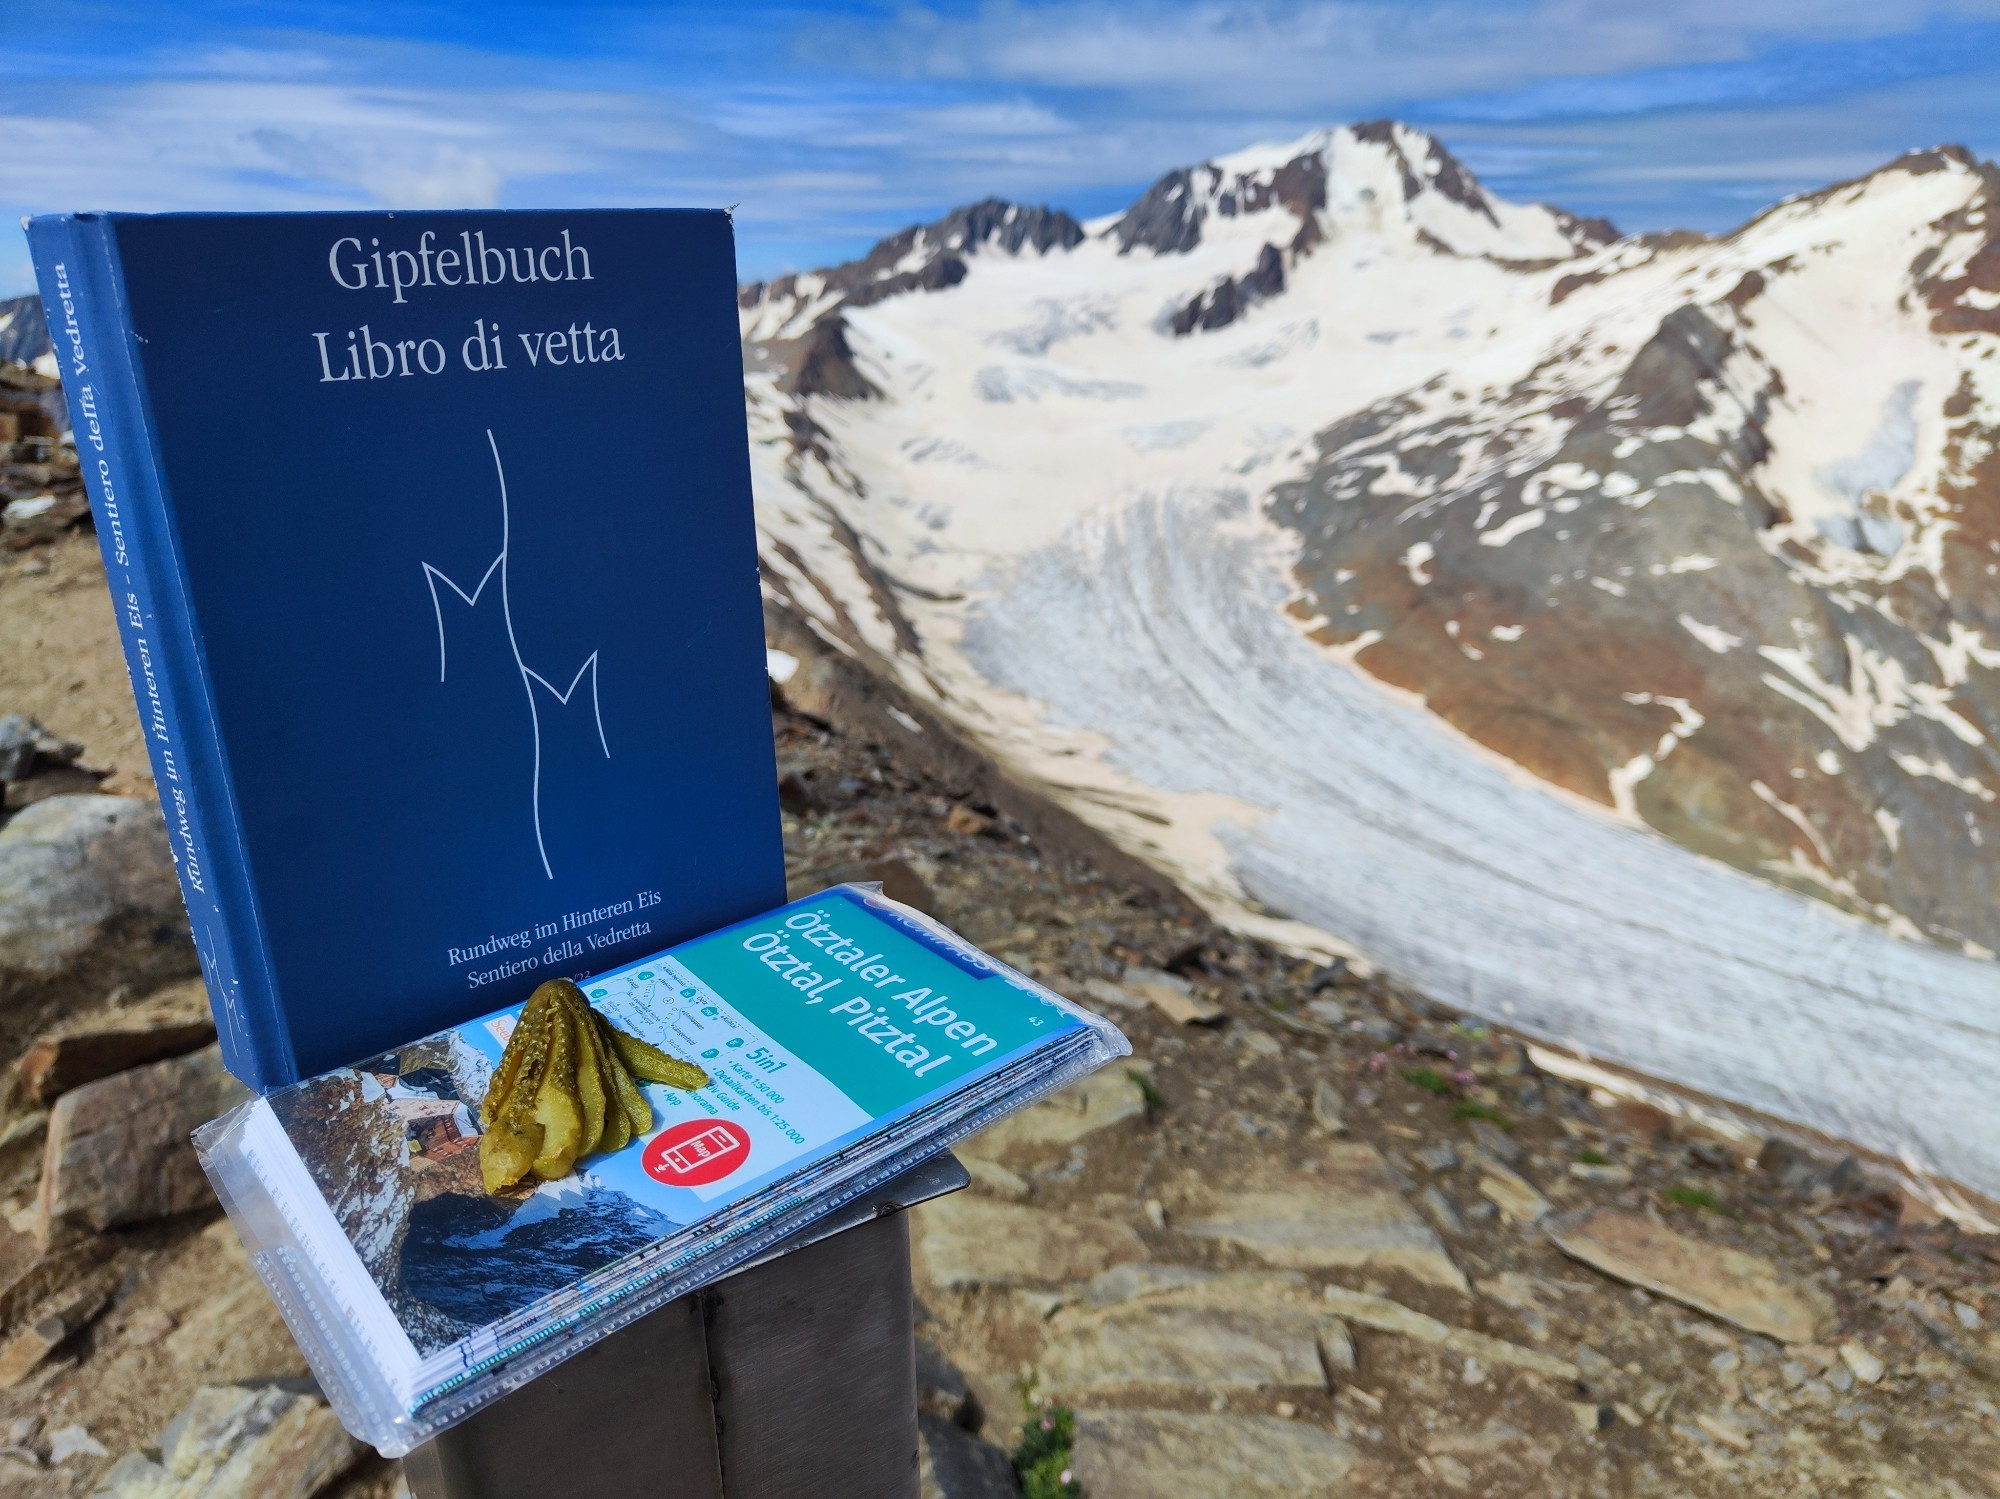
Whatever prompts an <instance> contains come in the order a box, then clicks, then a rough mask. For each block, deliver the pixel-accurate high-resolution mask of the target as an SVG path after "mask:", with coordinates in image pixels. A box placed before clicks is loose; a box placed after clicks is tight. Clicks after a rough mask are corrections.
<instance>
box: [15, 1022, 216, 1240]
mask: <svg viewBox="0 0 2000 1499" xmlns="http://www.w3.org/2000/svg"><path fill="white" fill-rule="evenodd" d="M249 1096H250V1093H249V1090H248V1089H246V1088H245V1087H244V1086H243V1085H242V1084H241V1083H239V1082H237V1081H236V1079H235V1078H233V1077H231V1076H230V1075H229V1074H228V1072H226V1071H225V1070H224V1069H223V1066H222V1053H221V1050H220V1049H219V1048H218V1047H214V1046H209V1047H204V1048H203V1049H202V1050H200V1051H197V1052H190V1053H189V1054H188V1055H186V1056H183V1057H174V1058H172V1059H170V1060H168V1061H165V1062H154V1063H151V1064H149V1065H147V1066H145V1067H134V1068H132V1069H131V1070H130V1071H128V1072H120V1073H117V1074H115V1075H114V1076H111V1077H107V1078H100V1079H99V1080H98V1081H96V1082H94V1083H85V1084H84V1085H83V1086H82V1087H81V1088H76V1089H73V1090H72V1091H70V1092H68V1093H65V1094H64V1095H63V1096H62V1097H61V1098H59V1099H57V1100H56V1103H55V1107H54V1108H52V1109H51V1110H49V1125H48V1140H47V1143H46V1144H45V1145H44V1146H43V1154H42V1181H41V1188H40V1191H39V1193H38V1194H37V1197H36V1204H35V1207H36V1215H35V1233H36V1237H37V1238H38V1239H39V1240H40V1241H41V1243H42V1244H44V1245H45V1246H46V1245H48V1244H50V1243H52V1242H54V1241H55V1240H56V1239H58V1238H61V1237H63V1236H65V1235H66V1234H68V1233H71V1232H74V1231H77V1230H80V1229H94V1230H96V1231H98V1232H102V1231H103V1230H105V1229H107V1228H115V1227H118V1226H119V1225H120V1224H126V1223H144V1222H147V1221H149V1220H151V1219H155V1218H166V1217H171V1216H172V1215H173V1214H175V1213H185V1212H188V1211H189V1210H191V1209H193V1208H198V1207H202V1206H205V1205H206V1204H208V1203H210V1202H212V1201H213V1200H214V1199H213V1195H212V1194H211V1193H210V1191H209V1186H208V1180H207V1178H206V1177H204V1176H203V1175H202V1173H201V1165H200V1163H199V1162H198V1161H197V1160H196V1159H195V1153H194V1146H193V1145H191V1144H190V1143H189V1142H188V1135H189V1134H190V1133H191V1132H192V1131H193V1130H194V1129H195V1128H196V1127H197V1126H198V1125H202V1124H206V1123H207V1122H208V1121H209V1120H211V1119H213V1118H215V1116H216V1115H218V1114H220V1113H222V1112H223V1111H224V1110H225V1109H228V1108H231V1107H232V1106H234V1105H235V1104H238V1103H241V1102H242V1101H243V1100H244V1099H246V1098H248V1097H249Z"/></svg>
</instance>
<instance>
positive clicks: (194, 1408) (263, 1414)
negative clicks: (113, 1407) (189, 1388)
mask: <svg viewBox="0 0 2000 1499" xmlns="http://www.w3.org/2000/svg"><path fill="white" fill-rule="evenodd" d="M360 1455H361V1444H360V1443H358V1442H356V1441H355V1440H354V1438H352V1437H350V1436H349V1435H348V1434H347V1433H346V1432H345V1431H343V1430H341V1427H340V1422H339V1421H338V1420H337V1419H335V1417H334V1414H333V1412H332V1411H331V1410H329V1409H328V1408H327V1405H326V1402H325V1401H323V1400H321V1399H319V1398H318V1397H317V1396H313V1395H303V1394H298V1393H296V1392H294V1391H291V1390H287V1389H284V1388H282V1387H280V1386H276V1385H265V1386H262V1387H257V1386H244V1385H208V1386H205V1387H203V1388H202V1389H199V1390H196V1391H195V1394H194V1399H192V1400H191V1401H189V1402H188V1405H187V1408H186V1409H185V1410H183V1411H182V1412H181V1413H180V1414H179V1415H178V1416H176V1417H174V1419H173V1421H172V1423H171V1424H169V1425H168V1427H167V1429H166V1430H165V1431H164V1432H162V1433H161V1434H160V1446H159V1456H158V1458H157V1459H155V1458H154V1457H152V1456H150V1455H149V1454H147V1453H144V1452H129V1453H127V1454H126V1455H125V1456H124V1457H122V1458H120V1459H119V1460H118V1461H117V1462H116V1463H114V1464H113V1465H112V1466H111V1469H110V1470H109V1471H108V1472H107V1473H105V1475H104V1477H103V1478H102V1479H100V1480H99V1481H98V1485H97V1488H96V1489H95V1491H94V1495H95V1496H96V1499H312V1496H314V1495H315V1494H317V1493H319V1492H320V1490H322V1489H323V1488H325V1487H326V1486H327V1485H328V1484H329V1483H331V1482H332V1481H333V1480H334V1479H335V1478H338V1477H339V1476H340V1475H341V1474H342V1473H344V1472H345V1471H346V1470H347V1469H348V1468H349V1467H351V1466H353V1463H354V1460H355V1459H356V1458H357V1457H359V1456H360Z"/></svg>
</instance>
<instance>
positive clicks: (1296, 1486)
mask: <svg viewBox="0 0 2000 1499" xmlns="http://www.w3.org/2000/svg"><path fill="white" fill-rule="evenodd" d="M1072 1451H1073V1454H1074V1458H1073V1464H1072V1466H1073V1469H1074V1471H1075V1473H1076V1476H1077V1478H1078V1480H1079V1481H1080V1482H1081V1483H1082V1484H1083V1490H1084V1492H1085V1493H1086V1494H1088V1495H1090V1499H1334V1496H1337V1495H1343V1494H1346V1493H1347V1492H1348V1490H1347V1488H1346V1486H1345V1483H1344V1480H1345V1478H1346V1476H1347V1473H1348V1471H1349V1470H1350V1469H1351V1468H1352V1467H1353V1466H1354V1461H1355V1455H1354V1449H1353V1448H1352V1447H1350V1446H1349V1445H1348V1444H1347V1443H1346V1442H1343V1441H1342V1440H1341V1439H1340V1438H1339V1437H1337V1436H1335V1435H1333V1434H1332V1433H1331V1432H1327V1431H1322V1430H1320V1429H1319V1428H1318V1427H1316V1426H1311V1425H1308V1424H1307V1423H1305V1422H1303V1421H1281V1420H1278V1419H1276V1418H1275V1417H1272V1416H1232V1415H1209V1414H1201V1413H1190V1412H1180V1411H1139V1410H1081V1411H1078V1412H1077V1416H1076V1445H1075V1447H1074V1448H1073V1449H1072Z"/></svg>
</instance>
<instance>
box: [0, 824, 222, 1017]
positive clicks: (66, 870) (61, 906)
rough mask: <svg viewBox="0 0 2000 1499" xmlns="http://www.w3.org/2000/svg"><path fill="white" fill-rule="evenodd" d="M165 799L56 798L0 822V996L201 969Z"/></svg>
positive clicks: (54, 992) (155, 980)
mask: <svg viewBox="0 0 2000 1499" xmlns="http://www.w3.org/2000/svg"><path fill="white" fill-rule="evenodd" d="M196 966H197V965H196V962H195V955H194V943H193V940H192V939H191V938H190V937H189V935H188V923H187V913H186V910H185V909H184V908H183V906H182V905H181V893H180V886H179V884H178V883H177V882H176V880H175V878H174V863H173V856H172V854H171V852H170V850H169V847H168V842H167V828H166V824H165V823H164V822H163V821H162V820H161V818H160V809H159V807H158V806H156V805H155V804H154V803H152V802H150V801H140V800H137V799H135V798H132V797H123V796H96V795H91V796H52V797H50V798H48V799H47V800H46V801H40V802H36V803H35V804H34V805H33V806H32V807H29V808H28V809H27V810H26V811H25V812H22V813H21V814H19V815H18V816H17V817H15V818H14V819H13V820H12V821H11V822H9V823H8V824H7V825H6V826H5V827H4V828H0V1006H4V1007H6V1008H10V1009H13V1008H20V1007H23V1006H28V1005H34V1004H37V1003H39V1002H41V1001H43V1000H48V999H55V998H60V997H65V996H67V995H71V994H83V993H91V994H94V992H96V991H101V990H105V989H109V988H112V987H114V986H115V985H118V984H126V985H129V986H130V987H132V988H134V989H141V990H143V989H148V988H155V987H157V986H159V985H161V984H164V983H168V982H170V981H172V980H174V979H178V978H184V977H187V976H188V975H190V974H192V973H194V972H195V970H196Z"/></svg>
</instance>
